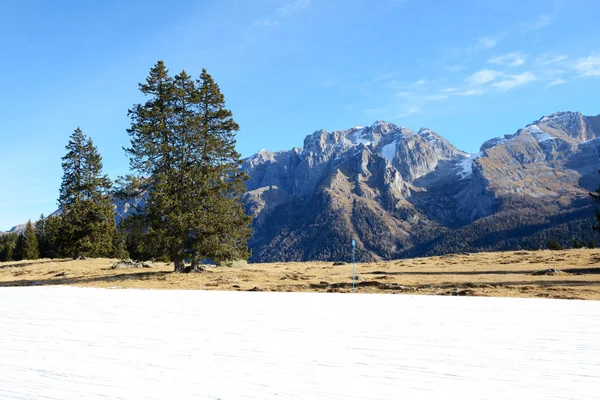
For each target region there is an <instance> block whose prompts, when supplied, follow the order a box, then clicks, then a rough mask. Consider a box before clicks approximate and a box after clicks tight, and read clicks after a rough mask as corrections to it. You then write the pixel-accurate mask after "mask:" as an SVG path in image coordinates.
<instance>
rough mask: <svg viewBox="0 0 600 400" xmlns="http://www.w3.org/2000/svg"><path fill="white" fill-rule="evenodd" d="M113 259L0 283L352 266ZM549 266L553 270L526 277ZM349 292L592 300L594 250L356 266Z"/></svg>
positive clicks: (37, 265)
mask: <svg viewBox="0 0 600 400" xmlns="http://www.w3.org/2000/svg"><path fill="white" fill-rule="evenodd" d="M115 261H116V260H109V259H92V260H81V261H73V260H38V261H20V262H7V263H0V287H2V286H32V285H74V286H88V287H90V286H91V287H104V288H139V289H204V290H257V291H279V292H349V291H350V290H351V286H352V265H350V264H347V265H340V266H333V263H331V262H306V263H299V262H292V263H269V264H249V265H248V266H247V267H245V268H226V267H219V268H217V267H210V268H208V269H207V271H206V272H204V273H196V274H175V273H173V272H172V266H170V265H167V264H160V263H155V266H156V267H155V268H152V269H147V268H144V269H116V270H113V269H110V266H111V265H112V264H113V263H114V262H115ZM548 268H555V269H558V270H560V271H562V273H560V274H559V275H549V276H546V275H541V276H538V275H533V273H534V272H536V271H539V270H544V269H548ZM356 275H357V280H356V292H359V293H408V294H436V295H467V296H502V297H548V298H561V299H590V300H600V249H598V250H596V249H593V250H590V249H577V250H565V251H549V250H543V251H513V252H501V253H477V254H456V255H446V256H441V257H429V258H415V259H408V260H396V261H385V262H376V263H359V264H357V265H356Z"/></svg>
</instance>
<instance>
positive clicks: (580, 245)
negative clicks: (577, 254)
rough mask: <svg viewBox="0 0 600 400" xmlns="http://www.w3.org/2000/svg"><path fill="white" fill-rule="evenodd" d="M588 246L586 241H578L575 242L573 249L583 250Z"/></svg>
mask: <svg viewBox="0 0 600 400" xmlns="http://www.w3.org/2000/svg"><path fill="white" fill-rule="evenodd" d="M586 246H587V244H586V243H585V240H581V241H580V240H578V239H575V240H573V248H574V249H582V248H584V247H586Z"/></svg>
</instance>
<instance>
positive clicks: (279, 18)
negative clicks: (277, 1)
mask: <svg viewBox="0 0 600 400" xmlns="http://www.w3.org/2000/svg"><path fill="white" fill-rule="evenodd" d="M311 1H312V0H293V1H290V2H288V3H286V4H284V5H282V6H281V7H279V8H278V9H277V10H276V11H275V13H274V14H273V15H271V16H268V17H265V18H259V19H256V20H254V21H253V22H252V25H253V26H262V27H266V28H279V27H280V26H281V25H283V23H284V22H285V20H287V19H288V18H290V17H291V16H292V15H293V14H295V13H297V12H298V11H301V10H303V9H305V8H307V7H308V6H309V5H310V3H311Z"/></svg>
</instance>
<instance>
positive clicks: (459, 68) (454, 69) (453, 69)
mask: <svg viewBox="0 0 600 400" xmlns="http://www.w3.org/2000/svg"><path fill="white" fill-rule="evenodd" d="M444 69H446V70H447V71H449V72H453V73H456V72H460V71H462V70H463V69H465V66H464V65H451V66H449V67H444Z"/></svg>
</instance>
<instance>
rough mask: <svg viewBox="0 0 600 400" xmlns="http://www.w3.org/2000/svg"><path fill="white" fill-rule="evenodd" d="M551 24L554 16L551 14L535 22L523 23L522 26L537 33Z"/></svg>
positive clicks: (540, 17) (543, 15)
mask: <svg viewBox="0 0 600 400" xmlns="http://www.w3.org/2000/svg"><path fill="white" fill-rule="evenodd" d="M551 23H552V16H550V14H542V15H540V16H538V17H537V18H535V19H533V20H530V21H525V22H523V23H522V25H523V27H524V28H525V29H526V30H528V31H537V30H539V29H543V28H545V27H547V26H549V25H550V24H551Z"/></svg>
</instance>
